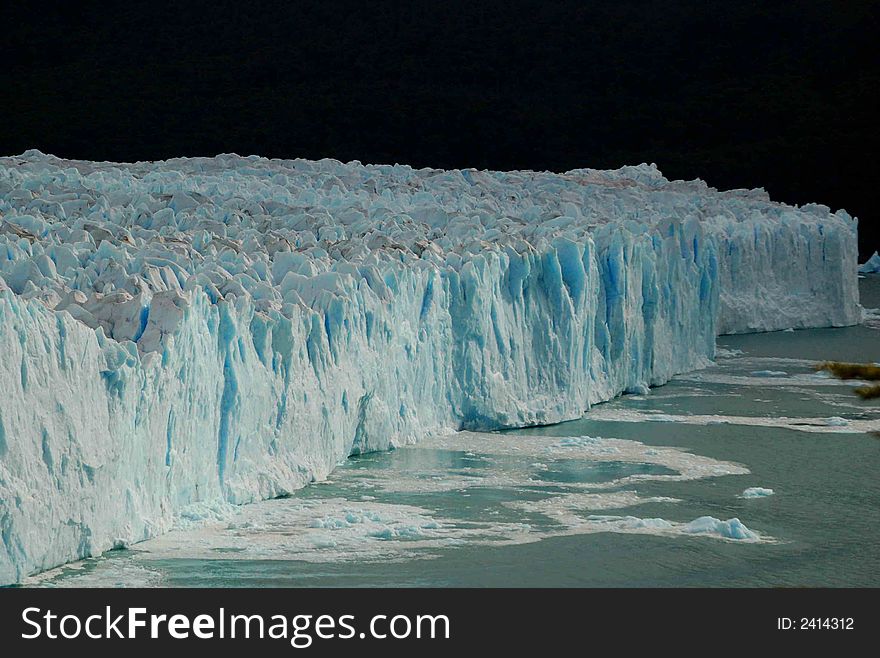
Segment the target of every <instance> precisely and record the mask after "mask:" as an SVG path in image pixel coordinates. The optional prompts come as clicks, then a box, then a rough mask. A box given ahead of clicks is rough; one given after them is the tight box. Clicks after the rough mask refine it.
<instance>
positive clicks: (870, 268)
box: [859, 251, 880, 274]
mask: <svg viewBox="0 0 880 658" xmlns="http://www.w3.org/2000/svg"><path fill="white" fill-rule="evenodd" d="M859 273H860V274H880V253H878V252H876V251H875V252H874V254H873V255H872V256H871V257H870V258H869V259H868V260H866V261H865V262H864V263H862V264H861V265H859Z"/></svg>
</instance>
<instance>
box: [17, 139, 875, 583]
mask: <svg viewBox="0 0 880 658" xmlns="http://www.w3.org/2000/svg"><path fill="white" fill-rule="evenodd" d="M0 217H2V220H0V382H2V383H0V389H2V394H0V536H2V547H0V583H8V582H16V581H18V580H20V579H21V578H22V577H23V576H25V575H27V574H29V573H32V572H35V571H39V570H43V569H46V568H50V567H52V566H55V565H58V564H61V563H64V562H66V561H69V560H72V559H76V558H79V557H83V556H88V555H94V554H97V553H100V552H102V551H104V550H107V549H109V548H112V547H113V546H117V545H127V544H130V543H133V542H136V541H139V540H143V539H146V538H148V537H151V536H154V535H156V534H158V533H161V532H163V531H165V530H167V529H168V528H169V527H171V525H172V524H173V523H174V522H175V520H179V519H181V518H184V519H186V518H187V517H190V516H199V515H203V514H205V513H206V510H209V509H210V508H211V507H215V506H217V505H220V504H224V503H229V502H231V503H244V502H248V501H253V500H257V499H262V498H268V497H273V496H278V495H281V494H284V493H286V492H289V491H292V490H294V489H296V488H298V487H301V486H303V485H304V484H306V483H307V482H309V481H311V480H314V479H317V478H322V477H324V476H326V475H327V473H329V472H330V470H331V469H332V468H333V467H334V465H335V464H336V463H338V462H339V461H340V460H341V459H344V458H345V457H346V456H347V455H349V454H352V453H356V452H362V451H369V450H381V449H385V448H387V447H389V446H390V445H393V444H401V443H405V442H408V441H413V440H417V439H418V438H419V437H420V436H423V435H424V434H426V433H428V432H441V431H446V430H454V429H461V428H469V429H488V428H498V427H513V426H523V425H530V424H536V423H550V422H557V421H561V420H566V419H571V418H576V417H579V416H580V415H581V414H582V413H583V412H584V411H585V410H586V409H588V408H589V406H590V405H591V404H593V403H595V402H598V401H602V400H606V399H609V398H610V397H613V396H614V395H617V394H619V393H620V392H622V391H641V390H644V388H645V387H647V386H651V385H657V384H662V383H663V382H665V381H667V380H668V379H669V378H670V377H671V376H672V375H674V374H676V373H678V372H682V371H686V370H690V369H694V368H697V367H700V366H702V365H704V364H705V363H706V362H707V360H708V359H710V358H711V357H712V356H713V354H714V337H715V335H716V333H717V332H719V331H744V330H762V329H778V328H784V327H788V326H825V325H837V324H849V323H853V322H856V321H857V317H856V316H857V310H858V306H857V301H858V300H857V292H856V290H857V289H856V264H855V238H856V235H855V222H854V220H851V219H850V218H849V217H848V216H847V215H846V214H845V213H843V212H839V213H837V214H831V213H830V212H829V211H828V209H827V208H824V207H821V206H811V207H808V208H804V209H796V208H791V207H788V206H783V205H779V204H773V203H770V202H769V200H768V199H767V198H766V196H765V195H763V194H762V193H759V192H744V191H741V192H727V193H718V192H716V191H715V190H712V189H711V188H708V187H707V186H705V184H703V183H701V182H699V181H696V182H688V183H684V182H669V181H667V180H666V179H664V178H663V177H662V175H661V174H660V173H659V171H657V169H656V168H654V167H653V166H646V165H642V166H640V167H625V168H623V169H621V170H617V171H613V172H603V171H593V170H586V169H585V170H576V171H572V172H568V173H567V174H561V175H559V174H550V173H537V172H509V173H499V172H478V171H473V170H464V171H448V172H447V171H439V170H429V169H424V170H413V169H411V168H409V167H404V166H393V167H391V166H361V165H360V164H359V163H349V164H341V163H338V162H335V161H330V160H325V161H320V162H308V161H301V160H296V161H277V160H265V159H259V158H239V157H238V156H218V157H217V158H210V159H180V160H170V161H167V162H163V163H138V164H134V165H120V164H108V163H89V162H73V161H64V160H59V159H57V158H54V157H51V156H45V155H43V154H40V153H38V152H28V153H25V154H23V155H22V156H19V157H14V158H0Z"/></svg>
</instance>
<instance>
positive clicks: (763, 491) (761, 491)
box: [739, 487, 775, 498]
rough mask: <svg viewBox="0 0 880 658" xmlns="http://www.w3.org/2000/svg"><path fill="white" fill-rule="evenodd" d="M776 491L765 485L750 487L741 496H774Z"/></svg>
mask: <svg viewBox="0 0 880 658" xmlns="http://www.w3.org/2000/svg"><path fill="white" fill-rule="evenodd" d="M774 493H775V492H774V491H773V489H767V488H765V487H749V488H748V489H746V490H745V491H743V492H742V493H741V494H740V496H739V497H740V498H766V497H767V496H772V495H773V494H774Z"/></svg>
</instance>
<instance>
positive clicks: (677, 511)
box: [32, 277, 880, 587]
mask: <svg viewBox="0 0 880 658" xmlns="http://www.w3.org/2000/svg"><path fill="white" fill-rule="evenodd" d="M862 303H863V304H864V305H865V306H866V307H878V306H880V279H878V278H877V277H872V278H869V279H864V280H863V281H862ZM877 327H878V322H876V321H869V322H868V323H866V324H865V325H862V326H858V327H849V328H844V329H823V330H807V331H797V332H778V333H772V334H757V335H745V336H728V337H723V338H720V339H719V341H718V345H719V348H720V350H719V358H718V360H717V363H716V365H714V366H712V367H711V368H708V369H706V370H703V371H700V372H697V373H691V374H688V375H683V376H681V377H678V378H676V379H675V380H673V381H672V382H670V383H669V384H667V385H666V386H663V387H660V388H657V389H654V390H653V391H652V392H651V394H650V395H645V396H626V397H622V398H620V399H617V400H614V401H611V402H609V403H606V404H603V405H599V406H597V407H595V408H594V409H593V410H592V411H591V412H590V413H589V414H587V415H586V417H584V418H583V419H581V420H577V421H573V422H569V423H563V424H559V425H555V426H549V427H542V428H530V429H526V430H517V431H510V432H503V433H494V434H459V435H452V436H446V437H436V438H432V439H428V440H426V441H425V442H424V443H422V444H419V445H417V446H413V447H406V448H401V449H398V450H396V451H393V452H390V453H383V454H372V455H364V456H360V457H357V458H353V459H350V460H348V461H347V462H346V463H345V464H342V465H341V466H340V467H339V468H338V469H337V470H336V471H335V472H334V473H333V474H332V476H331V478H330V480H329V481H328V482H326V483H322V484H316V485H314V486H311V487H308V488H306V489H304V490H302V491H300V492H297V493H296V494H295V495H294V496H291V497H290V498H287V499H283V500H276V501H267V502H265V503H259V504H256V505H250V506H246V507H243V508H235V509H232V508H222V509H217V510H214V511H213V512H212V514H213V517H211V515H208V516H209V517H211V518H213V520H212V521H208V522H205V523H201V524H194V525H192V526H191V527H187V528H182V529H180V530H176V531H174V532H172V533H170V534H169V535H166V536H164V537H160V538H158V539H156V540H152V541H149V542H145V543H143V544H139V545H136V546H134V547H132V548H131V549H130V550H124V551H115V552H112V553H108V554H106V555H104V556H102V557H100V558H96V559H92V560H86V561H83V562H80V563H77V564H75V565H70V566H68V567H63V568H61V569H59V570H55V571H53V572H51V573H49V574H45V575H44V576H42V577H39V578H37V579H35V580H34V581H33V583H32V584H41V585H50V586H65V585H79V586H87V585H102V586H122V585H161V586H554V587H555V586H820V585H827V586H869V585H870V586H877V585H880V546H878V538H880V531H878V528H880V478H878V476H877V472H878V467H880V437H878V436H874V435H873V434H872V432H874V431H878V430H880V403H878V402H877V401H874V402H873V403H869V402H864V401H861V400H859V399H858V398H856V397H855V396H854V395H853V394H852V385H851V384H848V383H842V382H838V381H836V380H833V379H829V378H826V377H822V376H820V375H818V374H817V373H815V372H814V371H813V368H812V365H813V364H814V363H815V362H816V361H821V360H825V359H836V360H853V361H880V333H878V328H877ZM751 487H761V488H764V489H772V490H773V494H772V495H769V496H762V497H756V498H746V497H743V496H742V494H743V492H744V491H745V490H746V489H747V488H751ZM703 517H711V518H712V519H717V521H718V522H717V523H716V522H715V521H711V522H707V521H706V520H705V519H704V518H703ZM698 519H703V520H702V521H699V522H695V521H696V520H698ZM732 519H738V520H739V524H737V523H733V522H732V521H731V520H732ZM728 521H730V523H727V524H725V523H724V522H728ZM741 528H745V530H743V529H741Z"/></svg>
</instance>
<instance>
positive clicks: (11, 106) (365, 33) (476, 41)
mask: <svg viewBox="0 0 880 658" xmlns="http://www.w3.org/2000/svg"><path fill="white" fill-rule="evenodd" d="M5 4H6V5H12V3H5ZM48 7H51V5H49V6H46V5H42V4H40V3H18V5H17V6H8V7H4V8H3V9H0V154H3V155H12V154H17V153H20V152H22V151H24V150H25V149H28V148H38V149H40V150H41V151H44V152H47V153H53V154H55V155H58V156H60V157H65V158H77V159H92V160H117V161H133V160H152V159H159V158H167V157H172V156H181V155H189V156H192V155H214V154H217V153H221V152H236V153H239V154H242V155H248V154H252V153H255V154H259V155H264V156H270V157H285V158H292V157H305V158H320V157H334V158H338V159H339V160H343V161H347V160H352V159H358V160H361V161H362V162H372V163H378V162H385V163H392V162H401V163H407V164H412V165H414V166H417V167H418V166H434V167H444V168H448V167H478V168H492V169H512V168H528V169H550V170H554V171H564V170H566V169H571V168H575V167H596V168H608V167H618V166H621V165H623V164H637V163H639V162H656V163H657V165H658V166H659V167H660V169H661V170H662V171H663V172H664V173H665V174H666V175H667V177H669V178H695V177H700V178H703V179H704V180H706V181H707V182H708V183H709V184H710V185H713V186H716V187H719V188H733V187H759V186H763V187H765V188H766V189H767V190H768V191H769V192H770V193H771V195H772V197H773V198H774V199H777V200H782V201H787V202H790V203H807V202H811V201H816V202H821V203H824V204H826V205H829V206H831V207H832V208H834V209H837V208H840V207H843V208H846V209H847V210H848V211H849V212H850V213H852V214H854V215H856V216H858V217H859V218H860V220H861V222H860V249H861V256H862V259H864V258H865V257H867V256H868V255H870V253H871V252H872V251H873V250H874V249H878V248H880V231H878V224H880V219H878V212H877V208H878V201H880V199H878V192H877V189H878V187H880V186H878V184H877V183H878V181H877V176H876V173H875V169H874V167H873V160H874V159H875V158H876V157H877V156H878V130H877V110H878V87H880V73H878V71H880V67H878V57H877V55H876V54H875V53H874V52H873V46H874V45H875V44H874V41H876V40H877V39H878V35H880V24H878V23H880V21H878V16H880V12H878V3H876V2H857V1H849V2H837V1H831V0H824V1H812V2H806V1H805V2H791V3H778V2H768V1H764V2H746V1H735V0H726V1H724V2H708V1H704V2H696V1H695V2H630V1H625V0H614V1H611V0H608V1H606V2H579V3H574V2H563V3H557V2H550V1H549V0H545V1H537V2H490V1H484V2H473V3H467V4H459V3H456V2H442V1H441V0H436V1H435V2H430V3H424V4H422V3H373V2H367V1H364V2H358V3H352V2H331V1H327V2H285V3H260V2H244V1H241V2H234V3H229V2H219V1H218V2H211V3H202V2H186V3H179V4H176V5H172V6H171V7H170V8H166V7H160V5H159V4H157V3H149V4H146V3H145V4H144V5H128V6H125V7H118V8H112V9H111V8H109V6H108V5H106V4H102V5H94V6H93V5H91V4H89V3H85V4H83V3H68V4H67V5H63V6H62V8H61V9H53V8H48Z"/></svg>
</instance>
